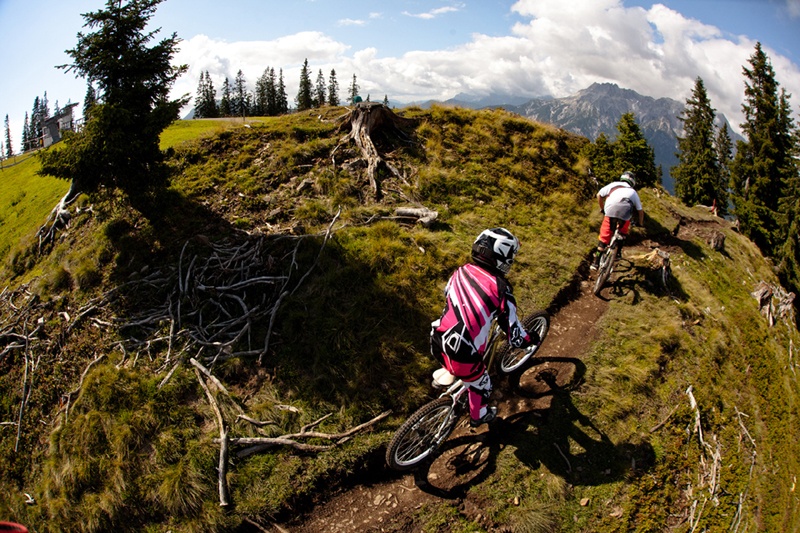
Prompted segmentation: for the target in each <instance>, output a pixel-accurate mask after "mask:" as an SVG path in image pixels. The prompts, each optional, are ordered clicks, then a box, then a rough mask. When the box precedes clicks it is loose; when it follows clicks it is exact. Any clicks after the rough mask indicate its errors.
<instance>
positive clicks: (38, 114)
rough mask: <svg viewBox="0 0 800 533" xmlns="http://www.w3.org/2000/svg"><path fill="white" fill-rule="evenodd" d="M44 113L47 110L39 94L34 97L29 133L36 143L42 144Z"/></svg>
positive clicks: (29, 136)
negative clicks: (43, 106) (44, 108)
mask: <svg viewBox="0 0 800 533" xmlns="http://www.w3.org/2000/svg"><path fill="white" fill-rule="evenodd" d="M44 113H45V111H44V110H43V109H42V101H41V100H40V99H39V97H38V96H37V97H36V98H34V99H33V110H32V111H31V122H30V126H29V127H30V133H29V134H28V138H30V139H31V140H32V141H33V142H35V143H36V145H37V146H38V145H40V144H41V143H40V141H41V140H42V137H44Z"/></svg>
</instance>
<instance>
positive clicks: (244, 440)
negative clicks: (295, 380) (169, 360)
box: [190, 358, 391, 507]
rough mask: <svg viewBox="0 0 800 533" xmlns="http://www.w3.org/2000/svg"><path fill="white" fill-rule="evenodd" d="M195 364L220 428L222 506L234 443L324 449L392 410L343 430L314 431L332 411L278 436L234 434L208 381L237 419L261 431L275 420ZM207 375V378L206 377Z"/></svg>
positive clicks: (250, 449) (253, 449)
mask: <svg viewBox="0 0 800 533" xmlns="http://www.w3.org/2000/svg"><path fill="white" fill-rule="evenodd" d="M190 362H191V364H192V366H194V372H195V375H196V376H197V380H198V381H199V382H200V386H201V387H202V388H203V391H204V392H205V394H206V398H207V399H208V403H209V405H210V406H211V410H212V411H213V413H214V419H215V421H216V425H217V429H218V430H219V438H216V439H214V442H215V443H217V444H219V466H218V469H217V473H218V484H217V485H218V491H219V504H220V505H221V506H223V507H224V506H228V505H230V491H229V489H228V478H227V473H228V457H229V448H230V447H231V446H242V445H245V446H247V448H245V449H243V450H241V451H239V452H238V453H237V456H238V457H246V456H248V455H252V454H254V453H259V452H262V451H265V450H268V449H271V448H274V447H276V446H286V447H290V448H293V449H295V450H298V451H301V452H321V451H324V450H329V449H330V448H332V447H333V446H337V445H340V444H343V443H345V442H347V441H348V440H350V438H351V437H352V436H353V435H355V434H356V433H359V432H361V431H364V430H366V429H369V428H371V427H372V426H374V425H375V424H377V423H378V422H380V421H381V420H383V419H384V418H386V417H388V416H389V415H390V414H391V411H384V412H383V413H381V414H379V415H378V416H376V417H373V418H372V419H370V420H368V421H367V422H364V423H363V424H359V425H357V426H355V427H352V428H350V429H348V430H346V431H343V432H340V433H324V432H320V431H312V430H313V429H314V428H316V427H317V426H319V425H320V424H321V423H322V422H324V421H325V420H326V419H328V418H330V417H331V416H332V414H333V413H328V414H327V415H325V416H323V417H321V418H319V419H317V420H315V421H314V422H312V423H310V424H306V425H305V426H303V427H302V428H300V431H298V432H296V433H287V434H284V435H281V436H278V437H267V436H261V437H231V436H230V433H231V431H232V430H231V427H230V426H231V424H229V423H228V422H227V421H226V420H225V417H224V415H223V413H222V411H223V410H222V408H221V406H220V401H219V400H218V399H217V397H216V395H215V394H214V393H213V392H212V390H211V387H209V384H213V385H214V388H215V389H216V390H217V391H219V392H220V393H222V394H223V395H224V396H223V400H224V401H226V402H227V403H228V404H233V406H234V410H235V411H237V412H238V413H239V414H238V415H237V417H236V421H239V420H244V421H245V422H248V423H250V424H252V425H253V426H255V427H256V428H257V429H256V430H257V431H261V428H262V427H263V426H266V425H271V424H274V422H271V421H266V422H262V421H259V420H255V419H253V418H251V417H249V416H247V415H245V414H244V410H243V409H242V407H241V406H240V405H239V404H238V403H237V402H235V401H234V399H233V398H232V397H231V395H230V393H228V390H227V389H226V388H225V386H224V385H223V384H222V383H221V382H220V381H219V380H218V379H217V378H216V377H215V376H214V375H213V374H212V373H211V371H210V370H209V369H208V368H206V367H205V366H203V364H202V363H200V362H199V361H197V360H195V359H193V358H192V359H190ZM206 378H207V380H208V381H206ZM275 407H276V408H278V409H282V410H288V411H292V412H295V413H299V412H300V411H299V409H297V408H295V407H292V406H288V405H277V406H275ZM306 439H315V440H325V441H329V442H333V444H309V443H306V442H301V440H306Z"/></svg>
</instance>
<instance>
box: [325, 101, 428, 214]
mask: <svg viewBox="0 0 800 533" xmlns="http://www.w3.org/2000/svg"><path fill="white" fill-rule="evenodd" d="M413 123H414V121H413V120H409V119H406V118H403V117H399V116H397V115H395V114H394V112H393V111H392V110H391V109H389V108H388V107H387V106H385V105H383V104H380V103H375V102H359V103H358V104H356V106H355V107H354V108H353V110H352V111H350V112H349V113H348V114H347V115H345V118H344V119H343V125H342V127H343V126H345V125H347V124H349V125H350V134H349V135H348V136H347V138H346V140H351V139H352V140H353V141H354V142H355V143H356V146H358V148H359V150H360V151H361V155H362V157H363V158H364V160H365V161H366V163H367V179H368V181H369V185H370V188H371V189H372V192H373V194H374V195H375V197H376V198H377V199H380V197H381V188H380V182H379V180H378V169H379V168H380V167H381V166H383V167H385V168H386V169H388V171H389V172H390V173H391V174H392V175H394V176H397V177H398V178H401V179H403V176H402V175H401V174H400V172H399V171H398V170H397V168H396V167H395V166H394V165H392V164H391V163H389V162H388V161H386V160H385V159H384V158H383V156H381V154H380V152H379V151H378V148H377V147H376V146H375V142H374V139H373V136H374V135H375V134H376V133H378V132H381V133H383V134H385V135H387V136H388V137H392V136H394V137H397V138H400V139H402V140H406V141H408V140H410V139H409V137H408V135H406V133H405V132H404V131H403V129H402V128H403V127H408V126H410V125H413ZM334 151H335V150H334Z"/></svg>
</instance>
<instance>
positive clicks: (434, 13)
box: [403, 4, 464, 20]
mask: <svg viewBox="0 0 800 533" xmlns="http://www.w3.org/2000/svg"><path fill="white" fill-rule="evenodd" d="M463 7H464V4H456V5H452V6H445V7H437V8H436V9H431V10H430V11H426V12H425V13H409V12H408V11H403V15H405V16H407V17H414V18H420V19H425V20H431V19H434V18H436V17H438V16H439V15H445V14H447V13H453V12H455V11H459V10H461V9H462V8H463Z"/></svg>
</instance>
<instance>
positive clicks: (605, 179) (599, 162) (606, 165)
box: [581, 133, 620, 185]
mask: <svg viewBox="0 0 800 533" xmlns="http://www.w3.org/2000/svg"><path fill="white" fill-rule="evenodd" d="M581 155H583V156H584V157H586V159H588V160H589V164H590V165H591V169H592V174H593V175H594V176H595V178H596V179H597V181H598V182H599V184H601V185H605V184H606V183H610V182H612V181H614V180H615V179H617V178H619V176H620V172H618V171H617V168H616V165H615V164H614V146H613V145H612V143H611V142H610V141H609V140H608V137H607V136H606V134H605V133H601V134H600V135H598V136H597V139H595V141H594V142H593V143H588V144H586V145H585V146H584V148H583V150H582V154H581Z"/></svg>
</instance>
